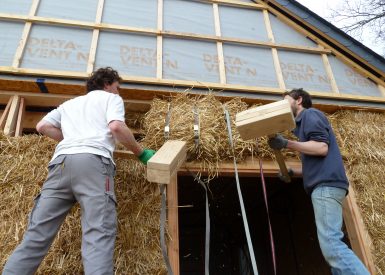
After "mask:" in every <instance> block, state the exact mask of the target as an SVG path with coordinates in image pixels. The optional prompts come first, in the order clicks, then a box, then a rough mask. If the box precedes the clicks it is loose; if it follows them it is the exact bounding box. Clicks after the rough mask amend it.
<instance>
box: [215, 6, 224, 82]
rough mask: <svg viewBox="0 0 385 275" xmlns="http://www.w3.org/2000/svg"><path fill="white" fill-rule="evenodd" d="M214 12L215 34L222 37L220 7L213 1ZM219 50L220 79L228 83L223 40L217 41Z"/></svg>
mask: <svg viewBox="0 0 385 275" xmlns="http://www.w3.org/2000/svg"><path fill="white" fill-rule="evenodd" d="M213 12H214V26H215V35H216V36H217V37H221V36H222V34H221V24H220V19H219V7H218V4H216V3H213ZM217 52H218V68H219V81H220V83H223V84H224V83H226V82H227V80H226V66H225V56H224V53H223V43H222V42H221V41H218V42H217Z"/></svg>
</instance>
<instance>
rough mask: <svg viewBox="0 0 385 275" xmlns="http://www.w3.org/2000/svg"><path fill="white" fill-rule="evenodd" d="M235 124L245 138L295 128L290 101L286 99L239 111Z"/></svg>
mask: <svg viewBox="0 0 385 275" xmlns="http://www.w3.org/2000/svg"><path fill="white" fill-rule="evenodd" d="M235 125H236V127H237V130H238V132H239V134H240V135H241V137H242V138H243V139H244V140H248V139H254V138H258V137H261V136H266V135H272V134H276V133H279V132H283V131H286V130H291V129H293V128H295V122H294V117H293V113H292V111H291V108H290V103H289V101H287V100H286V99H284V100H281V101H278V102H274V103H270V104H266V105H263V106H259V107H256V108H252V109H249V110H246V111H244V112H240V113H238V114H237V115H236V119H235Z"/></svg>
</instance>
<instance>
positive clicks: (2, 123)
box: [0, 96, 13, 131]
mask: <svg viewBox="0 0 385 275" xmlns="http://www.w3.org/2000/svg"><path fill="white" fill-rule="evenodd" d="M12 100H13V96H11V97H10V98H9V99H8V103H7V106H6V107H5V110H4V111H3V113H2V114H1V118H0V130H2V131H3V130H4V126H5V123H6V122H7V117H8V113H9V109H10V108H11V104H12Z"/></svg>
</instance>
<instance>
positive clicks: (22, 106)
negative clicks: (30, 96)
mask: <svg viewBox="0 0 385 275" xmlns="http://www.w3.org/2000/svg"><path fill="white" fill-rule="evenodd" d="M24 114H25V100H24V98H21V99H20V106H19V110H18V114H17V121H16V129H15V137H20V136H22V135H23V126H24Z"/></svg>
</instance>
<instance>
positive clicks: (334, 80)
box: [322, 53, 340, 94]
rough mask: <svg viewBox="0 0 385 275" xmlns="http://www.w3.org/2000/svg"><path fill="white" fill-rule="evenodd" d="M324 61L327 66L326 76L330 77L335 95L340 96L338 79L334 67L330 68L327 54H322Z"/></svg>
mask: <svg viewBox="0 0 385 275" xmlns="http://www.w3.org/2000/svg"><path fill="white" fill-rule="evenodd" d="M322 61H323V63H324V66H325V70H326V74H327V76H328V79H329V81H330V85H331V87H332V91H333V93H336V94H339V93H340V90H339V89H338V86H337V82H336V79H335V78H334V74H333V70H332V67H331V66H330V62H329V58H328V56H327V54H325V53H324V54H322Z"/></svg>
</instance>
